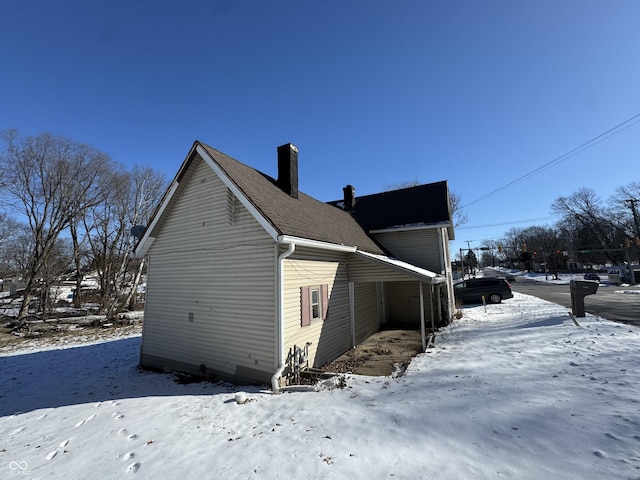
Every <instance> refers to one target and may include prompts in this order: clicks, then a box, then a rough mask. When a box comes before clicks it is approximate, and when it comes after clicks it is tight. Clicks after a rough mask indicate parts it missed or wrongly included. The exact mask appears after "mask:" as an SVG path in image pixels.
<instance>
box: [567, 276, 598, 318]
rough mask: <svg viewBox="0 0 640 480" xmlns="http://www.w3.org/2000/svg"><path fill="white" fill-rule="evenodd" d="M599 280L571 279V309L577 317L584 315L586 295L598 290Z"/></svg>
mask: <svg viewBox="0 0 640 480" xmlns="http://www.w3.org/2000/svg"><path fill="white" fill-rule="evenodd" d="M598 286H599V283H598V282H590V281H582V280H571V282H570V283H569V289H570V291H571V311H572V312H573V314H574V315H575V316H576V317H584V316H585V314H584V297H586V296H587V295H593V294H594V293H596V292H597V291H598Z"/></svg>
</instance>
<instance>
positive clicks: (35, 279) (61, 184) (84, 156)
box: [0, 130, 110, 321]
mask: <svg viewBox="0 0 640 480" xmlns="http://www.w3.org/2000/svg"><path fill="white" fill-rule="evenodd" d="M0 140H2V141H3V142H4V143H5V150H4V151H3V152H2V153H1V154H0V175H1V176H2V177H3V179H4V180H5V186H4V188H3V190H2V193H3V196H4V197H5V199H6V201H7V204H8V205H10V206H11V208H13V209H15V211H16V212H17V213H19V214H20V215H23V216H24V217H25V218H26V220H27V224H28V226H29V230H30V234H31V237H32V238H31V242H32V243H31V246H30V251H29V253H28V259H27V263H26V265H25V269H24V276H25V283H26V287H25V289H24V292H23V295H22V306H21V308H20V311H19V313H18V321H23V320H24V319H25V318H26V315H27V309H28V307H29V303H30V301H31V300H32V299H33V298H35V297H36V296H37V295H38V294H39V293H40V291H41V290H42V289H43V285H46V284H48V282H49V281H50V280H51V278H50V277H52V276H56V275H59V274H60V273H61V270H62V269H63V268H65V267H66V266H65V267H63V266H61V265H57V268H55V269H54V268H53V266H54V264H55V262H53V261H52V256H53V255H54V249H55V247H56V245H57V241H58V239H59V237H60V235H61V234H62V233H63V232H64V231H65V230H67V229H68V228H69V226H70V224H71V223H72V222H73V220H74V219H76V218H78V217H81V216H82V215H83V214H84V212H85V211H86V209H87V208H89V207H90V206H93V205H96V204H98V203H99V202H100V201H102V199H103V196H104V191H103V189H102V188H101V184H100V182H99V181H98V180H99V178H100V177H101V175H102V174H103V172H104V171H105V170H108V168H109V164H110V159H109V157H108V156H107V155H105V154H103V153H101V152H99V151H97V150H95V149H93V148H91V147H89V146H88V145H83V144H78V143H75V142H73V141H71V140H69V139H66V138H63V137H59V136H54V135H52V134H50V133H42V134H39V135H37V136H35V137H25V138H21V137H20V136H19V134H18V132H17V131H16V130H7V131H4V132H2V133H1V135H0ZM54 270H58V271H54ZM45 276H46V278H45ZM43 280H44V281H43Z"/></svg>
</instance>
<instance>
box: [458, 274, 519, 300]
mask: <svg viewBox="0 0 640 480" xmlns="http://www.w3.org/2000/svg"><path fill="white" fill-rule="evenodd" d="M453 289H454V292H455V296H456V299H457V300H459V301H460V302H462V303H479V302H482V297H484V298H485V300H486V301H487V303H500V302H502V300H503V299H506V298H513V293H512V292H511V284H509V282H507V281H506V280H505V279H504V278H493V277H492V278H473V279H470V280H464V281H462V282H459V283H456V284H454V285H453Z"/></svg>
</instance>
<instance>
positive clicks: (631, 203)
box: [624, 198, 640, 236]
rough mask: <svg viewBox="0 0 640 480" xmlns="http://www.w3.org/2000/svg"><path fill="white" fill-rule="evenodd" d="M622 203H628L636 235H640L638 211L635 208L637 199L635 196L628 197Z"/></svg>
mask: <svg viewBox="0 0 640 480" xmlns="http://www.w3.org/2000/svg"><path fill="white" fill-rule="evenodd" d="M624 203H628V204H629V208H630V209H631V213H633V221H634V222H635V224H636V235H638V236H640V220H638V211H637V210H636V203H638V200H637V199H635V198H629V199H627V200H624Z"/></svg>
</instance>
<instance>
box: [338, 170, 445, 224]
mask: <svg viewBox="0 0 640 480" xmlns="http://www.w3.org/2000/svg"><path fill="white" fill-rule="evenodd" d="M448 199H449V191H448V186H447V182H446V181H442V182H435V183H427V184H425V185H418V186H415V187H409V188H403V189H400V190H392V191H389V192H382V193H376V194H373V195H365V196H362V197H356V203H355V207H354V209H353V211H352V212H351V213H352V215H353V217H354V218H355V219H356V220H357V222H358V223H359V224H360V225H361V226H362V228H363V229H364V230H365V231H367V232H370V231H371V230H382V229H387V228H393V227H400V226H410V225H438V224H451V214H450V208H449V200H448ZM330 203H331V205H334V206H340V207H341V206H342V205H343V204H344V202H343V201H342V200H338V201H334V202H330Z"/></svg>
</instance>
